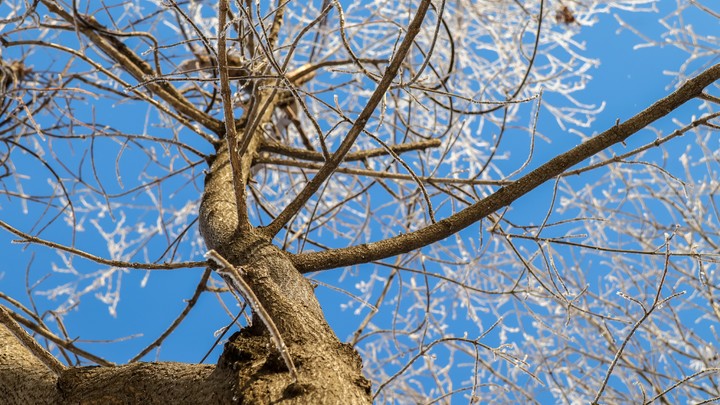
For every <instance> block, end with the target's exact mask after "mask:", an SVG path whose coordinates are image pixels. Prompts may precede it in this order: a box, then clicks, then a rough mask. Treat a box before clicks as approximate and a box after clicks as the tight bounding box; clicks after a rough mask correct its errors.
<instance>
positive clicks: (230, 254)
mask: <svg viewBox="0 0 720 405" xmlns="http://www.w3.org/2000/svg"><path fill="white" fill-rule="evenodd" d="M236 229H237V213H236V206H235V195H234V191H233V186H232V173H231V169H230V164H229V162H228V154H227V148H225V147H224V146H223V147H221V148H220V150H219V153H218V154H217V157H216V158H215V159H214V161H213V162H212V163H211V166H210V173H209V174H208V177H207V178H206V183H205V193H204V195H203V200H202V204H201V208H200V230H201V233H202V235H203V237H204V238H205V240H206V243H207V245H208V249H215V250H216V251H217V252H218V253H220V254H221V255H222V256H223V257H225V258H226V259H227V260H228V261H229V262H230V263H232V264H233V265H236V266H242V267H243V269H244V271H245V272H246V276H245V281H246V282H247V283H248V284H249V285H250V286H251V288H252V290H253V291H254V293H255V294H256V295H257V297H258V300H259V301H260V303H261V305H262V306H263V307H264V308H265V310H266V311H267V312H268V314H269V315H270V317H271V318H272V320H273V321H274V322H275V324H276V326H277V327H278V330H279V331H280V334H281V336H282V338H283V339H284V341H285V344H286V345H287V348H288V352H289V354H290V356H291V358H292V359H293V362H294V363H295V366H296V368H297V372H298V380H297V381H294V380H293V378H292V376H291V374H290V373H289V372H288V370H287V368H286V366H285V363H284V361H283V359H282V357H281V355H280V353H279V352H278V350H277V349H276V348H275V346H274V345H273V344H272V342H271V340H270V338H269V335H268V332H267V330H266V329H265V327H264V326H263V325H262V323H260V322H257V321H256V322H254V324H253V325H252V326H250V327H247V328H245V329H243V330H242V331H240V332H238V333H236V334H235V335H233V336H232V338H231V339H230V342H229V343H228V344H227V345H226V346H225V351H224V352H223V354H222V356H221V357H220V361H219V362H218V365H217V366H212V365H194V364H180V363H133V364H128V365H125V366H119V367H75V368H67V369H64V370H60V371H57V372H53V371H51V370H50V368H49V367H48V366H46V364H45V363H44V362H43V361H41V360H40V359H39V357H38V356H37V355H36V354H37V350H38V349H37V348H36V349H35V350H36V351H35V352H33V350H30V349H29V348H27V347H26V346H25V345H23V344H22V339H21V338H20V337H19V336H16V335H17V333H15V334H14V333H13V332H12V331H11V330H10V329H8V328H7V327H6V326H4V325H3V324H2V323H0V402H2V403H9V404H29V403H32V404H36V403H37V404H43V403H46V404H63V403H67V404H78V403H82V404H113V403H143V404H164V403H168V402H172V403H177V404H184V403H187V404H198V403H213V404H217V403H243V404H267V403H283V404H368V403H370V402H371V396H370V382H369V381H368V380H367V379H365V378H364V377H363V376H362V361H361V359H360V356H359V355H358V354H357V352H356V351H355V350H354V349H353V348H352V347H351V346H350V345H346V344H343V343H341V342H340V341H339V340H338V339H337V337H336V336H335V334H334V333H333V331H332V330H331V329H330V327H329V325H328V324H327V322H326V320H325V318H324V316H323V313H322V310H321V309H320V304H319V303H318V301H317V299H316V298H315V294H314V292H313V288H312V286H311V285H310V283H309V282H308V281H307V280H306V279H305V278H304V277H303V276H302V275H301V274H300V273H299V272H298V271H297V270H296V269H295V267H294V266H293V264H292V262H291V261H290V258H289V256H288V255H287V254H286V253H284V252H283V251H281V250H280V249H278V248H277V247H275V246H274V245H272V244H271V243H270V241H268V240H266V238H264V236H263V234H262V232H260V231H257V230H254V229H253V230H251V231H248V232H246V234H243V235H239V234H237V232H236ZM0 310H2V309H0ZM208 333H209V332H208Z"/></svg>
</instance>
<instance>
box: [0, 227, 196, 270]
mask: <svg viewBox="0 0 720 405" xmlns="http://www.w3.org/2000/svg"><path fill="white" fill-rule="evenodd" d="M0 227H2V228H5V229H6V230H8V231H9V232H10V233H13V234H15V235H17V236H19V237H21V238H22V241H14V242H15V243H37V244H38V245H44V246H47V247H50V248H53V249H57V250H62V251H63V252H68V253H72V254H74V255H77V256H80V257H82V258H85V259H88V260H92V261H94V262H96V263H100V264H104V265H107V266H112V267H119V268H124V269H142V270H174V269H184V268H189V267H204V266H207V262H204V261H203V262H179V263H163V264H154V263H138V262H125V261H122V260H110V259H104V258H102V257H100V256H95V255H93V254H90V253H87V252H85V251H82V250H80V249H76V248H73V247H69V246H65V245H61V244H59V243H55V242H50V241H47V240H45V239H41V238H38V237H36V236H32V235H30V234H27V233H25V232H23V231H21V230H19V229H16V228H13V227H12V226H10V225H9V224H7V223H6V222H4V221H1V220H0Z"/></svg>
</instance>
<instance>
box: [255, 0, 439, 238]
mask: <svg viewBox="0 0 720 405" xmlns="http://www.w3.org/2000/svg"><path fill="white" fill-rule="evenodd" d="M429 6H430V1H429V0H423V1H422V2H421V3H420V5H419V7H418V10H417V13H416V14H415V17H414V18H413V20H412V22H411V23H410V25H409V26H408V28H407V34H406V35H405V38H404V39H403V41H402V43H401V44H400V46H399V47H398V50H397V52H396V53H395V56H394V57H393V59H392V61H391V62H390V65H389V66H388V68H387V70H386V71H385V74H384V75H383V78H382V80H381V81H380V83H378V86H377V88H376V89H375V91H374V92H373V94H372V96H370V100H368V103H367V104H366V105H365V108H363V110H362V111H361V112H360V115H359V116H358V117H357V119H356V120H355V122H354V123H353V126H352V127H351V128H350V131H348V134H347V135H346V136H345V139H343V141H342V143H341V144H340V146H339V147H338V149H337V151H336V152H335V153H333V154H332V155H331V156H330V159H329V160H328V161H327V162H325V165H324V166H323V168H322V169H320V171H318V173H317V174H316V175H315V177H313V178H312V180H310V182H309V183H308V184H307V185H306V186H305V188H303V190H302V191H300V193H299V194H298V195H297V196H296V197H295V199H294V200H292V201H291V202H290V204H288V205H287V206H286V207H285V208H284V209H283V210H282V212H281V213H280V214H279V215H278V216H277V218H275V220H273V221H272V223H270V225H268V226H267V227H266V228H265V230H264V231H265V233H266V234H267V235H268V236H274V235H276V234H277V233H278V232H279V231H280V229H282V228H283V227H284V226H285V225H286V224H287V223H288V222H289V221H290V219H291V218H292V217H293V216H294V215H295V214H296V213H297V212H298V211H299V210H300V209H301V208H302V207H303V206H305V204H306V203H307V201H308V200H309V199H310V198H311V197H312V196H313V195H314V194H315V193H316V192H317V191H318V189H319V188H320V186H321V185H322V184H323V183H324V182H325V180H327V179H328V178H329V177H330V176H331V175H332V174H333V173H334V172H335V169H337V167H338V166H339V165H340V163H341V162H342V161H343V159H344V158H345V155H347V154H348V152H350V148H352V146H353V144H354V143H355V140H356V139H357V137H358V136H359V135H360V134H361V133H362V131H363V129H364V128H365V125H366V124H367V122H368V120H370V117H371V116H372V114H373V112H374V111H375V108H376V107H377V105H378V104H379V103H380V101H381V100H382V99H383V97H384V96H385V92H386V91H387V89H388V88H389V87H390V85H391V84H392V82H393V80H394V79H395V77H396V76H397V73H398V71H399V70H400V66H401V65H402V64H403V62H404V61H405V56H407V54H408V52H409V51H410V48H411V47H412V44H413V41H414V39H415V36H417V34H418V33H419V32H420V27H421V26H422V22H423V20H424V19H425V13H426V12H427V10H428V7H429Z"/></svg>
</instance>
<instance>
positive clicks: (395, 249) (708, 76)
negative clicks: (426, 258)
mask: <svg viewBox="0 0 720 405" xmlns="http://www.w3.org/2000/svg"><path fill="white" fill-rule="evenodd" d="M718 79H720V64H718V65H715V66H713V67H711V68H709V69H708V70H706V71H704V72H703V73H701V74H700V75H698V76H697V77H695V78H693V79H691V80H689V81H687V82H686V83H685V84H683V85H682V86H680V88H678V89H677V90H676V91H674V92H673V93H671V94H670V95H668V96H667V97H665V98H663V99H661V100H659V101H657V102H656V103H655V104H653V105H652V106H650V107H648V108H647V109H645V110H644V111H642V112H640V113H639V114H637V115H635V116H634V117H632V118H630V119H629V120H627V121H626V122H624V123H622V124H617V125H615V126H613V127H612V128H610V129H608V130H606V131H604V132H603V133H601V134H600V135H597V136H595V137H594V138H592V139H589V140H587V141H585V142H583V143H582V144H580V145H578V146H576V147H574V148H572V149H570V150H569V151H567V152H565V153H563V154H561V155H558V156H556V157H554V158H553V159H551V160H550V161H548V162H547V163H545V164H543V165H542V166H540V167H538V168H537V169H535V170H533V171H532V172H530V173H528V174H527V175H525V176H523V177H521V178H520V179H518V180H517V181H515V182H513V183H512V184H510V185H508V186H506V187H501V188H500V189H499V190H498V191H496V192H495V193H493V194H491V195H490V196H488V197H486V198H484V199H482V200H480V201H478V202H477V203H475V204H473V205H471V206H470V207H468V208H466V209H464V210H462V211H460V212H458V213H457V214H454V215H451V216H450V217H448V218H445V219H443V220H442V221H439V222H437V223H434V224H432V225H429V226H427V227H425V228H422V229H420V230H417V231H415V232H410V233H407V234H403V235H398V236H395V237H392V238H389V239H385V240H381V241H378V242H373V243H368V244H362V245H358V246H351V247H347V248H342V249H330V250H326V251H323V252H313V253H305V254H300V255H296V256H294V257H293V259H292V260H293V263H295V266H296V267H297V269H298V270H299V271H301V272H303V273H307V272H311V271H316V270H324V269H332V268H336V267H343V266H351V265H355V264H361V263H368V262H371V261H373V260H380V259H385V258H388V257H392V256H396V255H399V254H402V253H407V252H410V251H412V250H415V249H419V248H422V247H424V246H428V245H430V244H432V243H435V242H437V241H440V240H442V239H445V238H447V237H449V236H451V235H453V234H455V233H457V232H459V231H461V230H462V229H465V228H467V227H468V226H470V225H472V224H474V223H475V222H477V221H480V220H481V219H483V218H485V217H486V216H488V215H490V214H492V213H493V212H495V211H497V210H499V209H501V208H503V207H505V206H507V205H510V204H511V203H512V202H513V201H515V200H517V199H518V198H520V197H522V196H523V195H525V194H527V193H528V192H530V191H531V190H533V189H535V188H536V187H538V186H539V185H541V184H543V183H545V182H546V181H548V180H550V179H552V178H554V177H556V176H558V175H560V174H562V173H563V172H564V171H565V170H567V169H569V168H570V167H572V166H574V165H576V164H578V163H580V162H582V161H583V160H585V159H587V158H589V157H591V156H593V155H595V154H597V153H598V152H600V151H602V150H604V149H607V148H609V147H610V146H612V145H614V144H616V143H619V142H622V141H624V140H625V139H627V138H628V137H630V136H631V135H633V134H635V133H636V132H638V131H640V130H641V129H643V128H645V127H647V126H648V125H650V124H651V123H653V122H654V121H656V120H658V119H660V118H662V117H664V116H666V115H667V114H669V113H670V112H672V111H673V110H675V109H677V108H678V107H680V106H681V105H683V104H684V103H685V102H687V101H689V100H691V99H692V98H694V97H698V96H700V95H701V94H702V91H703V89H705V88H706V87H707V86H709V85H710V84H712V83H713V82H715V81H716V80H718Z"/></svg>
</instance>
